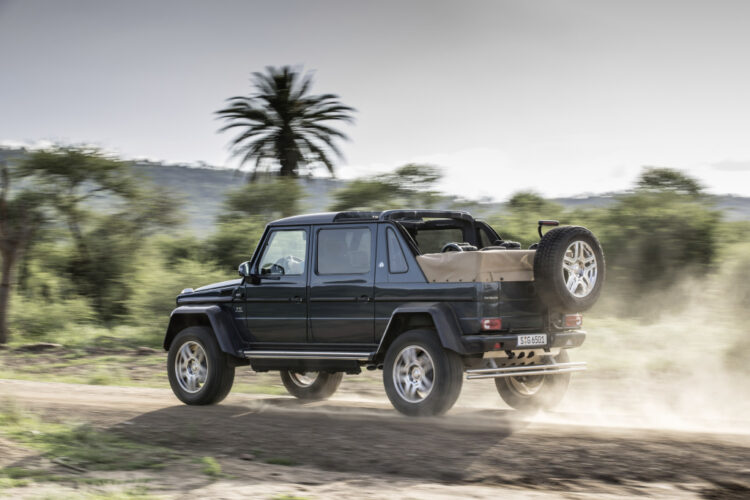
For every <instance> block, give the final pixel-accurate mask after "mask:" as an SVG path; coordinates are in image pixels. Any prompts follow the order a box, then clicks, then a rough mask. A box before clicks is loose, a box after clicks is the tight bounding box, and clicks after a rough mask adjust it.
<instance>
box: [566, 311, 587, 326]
mask: <svg viewBox="0 0 750 500" xmlns="http://www.w3.org/2000/svg"><path fill="white" fill-rule="evenodd" d="M581 325H583V315H582V314H566V315H565V328H578V327H580V326H581Z"/></svg>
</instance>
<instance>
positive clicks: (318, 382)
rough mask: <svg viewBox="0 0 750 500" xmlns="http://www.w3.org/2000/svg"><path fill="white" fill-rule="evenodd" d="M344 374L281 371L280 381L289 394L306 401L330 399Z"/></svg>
mask: <svg viewBox="0 0 750 500" xmlns="http://www.w3.org/2000/svg"><path fill="white" fill-rule="evenodd" d="M343 377H344V374H343V373H341V372H338V373H323V372H295V371H288V370H282V371H281V381H282V382H283V383H284V387H286V390H287V391H289V394H291V395H292V396H294V397H295V398H298V399H303V400H306V401H319V400H321V399H328V398H330V397H331V396H332V395H333V393H334V392H336V389H338V388H339V385H340V384H341V379H342V378H343Z"/></svg>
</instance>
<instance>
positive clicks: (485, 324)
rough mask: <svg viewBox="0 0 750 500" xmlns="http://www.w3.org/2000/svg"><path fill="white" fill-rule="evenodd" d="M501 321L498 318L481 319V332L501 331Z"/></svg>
mask: <svg viewBox="0 0 750 500" xmlns="http://www.w3.org/2000/svg"><path fill="white" fill-rule="evenodd" d="M502 329H503V320H502V319H500V318H482V330H483V331H490V330H502Z"/></svg>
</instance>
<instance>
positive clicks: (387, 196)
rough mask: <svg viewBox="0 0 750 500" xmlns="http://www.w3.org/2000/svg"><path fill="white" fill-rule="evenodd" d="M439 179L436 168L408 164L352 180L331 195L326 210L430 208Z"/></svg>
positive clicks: (440, 176) (440, 174)
mask: <svg viewBox="0 0 750 500" xmlns="http://www.w3.org/2000/svg"><path fill="white" fill-rule="evenodd" d="M441 178H442V173H441V171H440V168H438V167H434V166H432V165H420V164H415V163H409V164H406V165H404V166H402V167H399V168H397V169H396V170H394V171H393V172H389V173H387V174H383V175H379V176H376V177H372V178H361V179H355V180H353V181H352V182H350V183H348V184H347V185H346V186H345V187H343V188H341V189H339V190H337V191H336V192H335V193H334V194H333V203H332V204H331V205H330V207H329V209H330V210H332V211H334V212H337V211H340V210H353V209H360V210H386V209H388V208H394V207H404V208H430V207H432V206H433V205H434V204H435V203H436V202H437V201H438V200H439V198H440V195H439V194H438V193H437V192H436V191H435V190H434V187H435V184H436V183H437V182H438V181H439V180H440V179H441Z"/></svg>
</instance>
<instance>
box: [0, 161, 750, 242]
mask: <svg viewBox="0 0 750 500" xmlns="http://www.w3.org/2000/svg"><path fill="white" fill-rule="evenodd" d="M25 154H26V151H25V150H23V149H20V150H19V149H8V148H0V161H3V160H5V159H9V158H13V157H16V158H17V157H19V156H23V155H25ZM133 168H134V170H135V171H136V172H137V173H138V174H139V175H142V176H143V177H144V178H147V179H150V180H151V181H152V182H154V183H155V184H156V185H157V186H159V187H161V188H163V189H164V190H165V191H168V192H171V193H173V194H175V195H176V196H178V197H179V198H180V199H181V200H182V201H183V203H184V205H183V211H184V213H185V217H186V220H185V224H186V227H187V228H189V229H190V230H192V231H194V232H195V233H196V234H197V235H199V236H202V235H203V234H204V233H205V232H207V231H208V230H210V227H211V224H212V222H213V220H214V218H215V217H216V215H217V214H218V213H219V212H220V211H221V204H222V201H223V199H224V196H225V195H226V193H227V191H228V190H230V189H232V188H233V187H236V186H238V185H241V184H242V183H244V182H246V180H245V177H244V175H243V174H242V173H238V172H235V171H234V170H227V169H222V168H215V167H208V166H198V167H196V166H189V165H174V164H165V163H160V162H149V161H136V162H135V163H134V166H133ZM299 182H300V184H301V185H302V186H303V188H304V190H305V193H306V196H305V198H304V199H303V200H302V206H303V210H304V211H305V212H320V211H325V210H326V207H327V206H328V205H329V204H330V199H331V193H332V191H334V190H335V189H338V188H341V187H342V186H344V185H346V181H344V180H339V179H326V178H309V179H307V178H305V179H300V180H299ZM616 194H617V193H606V194H599V195H595V194H592V195H584V196H578V197H570V198H556V199H554V201H555V202H557V203H559V204H561V205H563V206H564V207H566V208H577V207H584V206H595V207H603V206H607V205H608V204H611V203H613V202H614V199H615V196H616ZM714 200H715V204H716V206H717V208H720V209H722V210H724V211H725V212H726V214H727V218H729V219H733V220H739V219H750V198H745V197H740V196H730V195H718V196H714ZM453 201H454V199H453V198H451V197H446V202H445V207H444V208H447V207H449V206H450V205H451V204H452V202H453ZM503 207H504V205H503V203H486V204H482V205H481V206H480V207H479V208H478V210H477V211H478V212H479V215H485V214H487V213H492V212H499V211H502V210H503Z"/></svg>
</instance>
